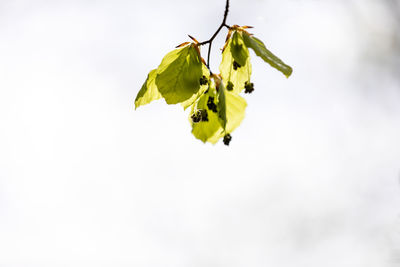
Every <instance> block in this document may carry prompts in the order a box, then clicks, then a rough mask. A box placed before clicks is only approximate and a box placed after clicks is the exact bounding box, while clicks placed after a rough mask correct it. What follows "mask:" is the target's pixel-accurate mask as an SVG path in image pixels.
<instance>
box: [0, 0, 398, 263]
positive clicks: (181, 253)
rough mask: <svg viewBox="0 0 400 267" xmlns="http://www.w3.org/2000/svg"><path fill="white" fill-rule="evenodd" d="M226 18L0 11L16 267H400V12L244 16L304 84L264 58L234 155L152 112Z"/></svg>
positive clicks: (218, 9)
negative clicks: (176, 60) (156, 87)
mask: <svg viewBox="0 0 400 267" xmlns="http://www.w3.org/2000/svg"><path fill="white" fill-rule="evenodd" d="M224 5H225V1H224V0H219V1H212V0H204V1H192V0H185V1H183V0H171V1H160V0H148V1H127V0H118V1H117V0H116V1H89V0H87V1H77V0H73V1H67V0H65V1H61V0H60V1H45V0H38V1H28V0H1V1H0V266H2V267H3V266H4V267H14V266H18V267H19V266H171V267H179V266H182V267H184V266H185V267H187V266H193V267H194V266H198V267H200V266H218V267H219V266H221V267H222V266H235V267H236V266H252V267H256V266H260V267H261V266H274V267H289V266H290V267H292V266H297V267H320V266H324V267H338V266H340V267H377V266H379V267H394V266H399V265H400V227H399V223H400V218H399V214H400V213H399V212H400V205H399V204H400V191H399V189H400V186H399V174H400V138H399V136H400V124H399V121H400V89H399V83H398V81H397V80H396V79H395V76H394V75H393V72H392V70H393V68H392V67H393V64H395V63H396V62H399V61H398V55H399V53H398V47H397V46H396V45H394V44H396V43H394V40H395V38H396V36H394V35H393V32H396V31H395V29H396V28H395V23H396V21H395V20H394V19H393V17H391V16H390V15H391V14H390V12H389V11H390V10H389V9H386V8H385V7H384V6H382V5H381V1H378V0H376V1H373V0H370V1H364V2H363V1H352V4H349V2H348V1H314V0H301V1H292V0H283V1H267V0H264V1H263V0H250V1H239V0H231V9H230V13H229V17H228V20H227V23H228V24H231V25H232V24H240V25H252V26H255V29H253V31H252V32H253V33H254V34H255V35H256V36H257V37H259V38H260V39H262V40H263V41H264V42H265V44H266V45H267V47H268V48H269V49H270V50H271V51H273V52H274V53H275V54H276V55H278V56H279V57H280V58H282V59H283V60H284V61H285V62H286V63H287V64H289V65H291V66H292V67H293V69H294V72H293V75H292V76H291V77H290V78H289V79H286V78H285V77H284V76H283V75H282V74H281V73H279V72H278V71H276V70H275V69H272V68H271V67H269V66H268V65H266V64H265V63H264V62H263V61H262V60H260V59H259V58H256V57H255V55H254V54H251V55H252V65H253V76H252V80H253V82H254V84H255V91H254V92H253V93H252V94H251V95H246V96H245V97H246V100H247V102H248V108H247V110H246V118H245V119H244V121H243V123H242V125H241V126H240V127H239V128H238V129H237V130H236V131H235V132H234V133H233V134H232V136H233V139H232V142H231V145H230V146H229V147H226V146H224V145H223V144H222V142H220V143H218V144H216V145H214V146H213V145H210V144H203V143H202V142H200V141H199V140H197V139H195V138H194V137H193V136H192V135H191V133H190V131H191V129H190V124H189V121H188V113H187V112H184V111H183V110H182V108H181V107H180V106H168V105H166V104H165V103H164V102H163V101H157V102H154V103H151V104H150V105H148V106H144V107H140V108H139V109H138V110H136V111H134V98H135V96H136V94H137V92H138V91H139V89H140V87H141V85H142V83H143V82H144V80H145V79H146V75H147V73H148V72H149V71H150V70H151V69H153V68H156V67H157V66H158V64H159V63H160V62H161V59H162V57H163V56H164V55H165V54H166V53H167V52H169V51H170V50H172V49H174V47H175V46H176V45H177V44H179V43H182V42H184V41H188V38H187V34H191V35H193V36H194V37H196V38H197V39H198V40H199V41H204V40H207V39H208V38H209V37H210V36H211V35H212V34H213V33H214V31H215V30H216V28H217V27H218V26H219V24H220V22H221V20H222V14H223V9H224ZM399 32H400V31H399ZM225 34H226V31H223V32H222V34H221V36H220V37H219V38H217V39H216V41H215V42H216V44H215V45H214V46H213V48H214V49H213V53H212V60H211V67H212V69H213V70H217V69H218V62H219V60H220V59H221V56H220V52H219V48H221V47H222V46H223V40H224V38H225V36H224V35H225ZM393 36H394V37H393ZM397 38H398V36H397ZM397 40H399V39H397ZM397 44H398V43H397ZM396 49H397V50H396ZM203 52H204V53H205V52H206V51H203ZM396 56H397V57H396ZM396 60H397V61H396Z"/></svg>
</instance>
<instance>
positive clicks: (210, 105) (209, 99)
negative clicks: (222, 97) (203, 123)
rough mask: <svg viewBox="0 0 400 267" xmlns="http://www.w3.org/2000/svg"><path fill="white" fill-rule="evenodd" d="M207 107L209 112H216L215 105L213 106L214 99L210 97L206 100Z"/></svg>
mask: <svg viewBox="0 0 400 267" xmlns="http://www.w3.org/2000/svg"><path fill="white" fill-rule="evenodd" d="M207 107H208V109H209V110H211V111H212V112H215V113H216V112H217V105H215V103H214V97H212V96H210V97H209V98H208V100H207Z"/></svg>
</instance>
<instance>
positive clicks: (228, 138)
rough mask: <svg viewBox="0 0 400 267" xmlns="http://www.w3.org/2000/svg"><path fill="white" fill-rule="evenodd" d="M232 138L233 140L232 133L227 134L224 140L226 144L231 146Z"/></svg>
mask: <svg viewBox="0 0 400 267" xmlns="http://www.w3.org/2000/svg"><path fill="white" fill-rule="evenodd" d="M231 140H232V136H231V135H230V134H226V135H225V136H224V140H223V142H224V145H226V146H229V143H230V142H231Z"/></svg>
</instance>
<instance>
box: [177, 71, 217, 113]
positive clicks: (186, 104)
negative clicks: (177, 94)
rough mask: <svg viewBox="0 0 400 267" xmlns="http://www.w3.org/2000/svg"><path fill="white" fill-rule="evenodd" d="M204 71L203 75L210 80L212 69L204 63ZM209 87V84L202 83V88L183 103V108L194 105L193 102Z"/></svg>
mask: <svg viewBox="0 0 400 267" xmlns="http://www.w3.org/2000/svg"><path fill="white" fill-rule="evenodd" d="M202 72H203V76H205V77H206V79H207V80H210V71H209V70H208V68H207V66H206V65H204V64H202ZM208 87H209V84H204V85H200V90H199V91H198V92H197V93H196V94H194V95H193V96H192V97H191V98H189V99H188V100H186V101H184V102H182V103H181V105H182V107H183V109H185V110H186V109H187V108H188V107H190V106H191V105H193V103H194V102H196V100H197V99H198V98H199V97H200V96H201V95H202V94H203V93H204V92H205V91H206V90H207V88H208Z"/></svg>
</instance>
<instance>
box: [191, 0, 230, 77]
mask: <svg viewBox="0 0 400 267" xmlns="http://www.w3.org/2000/svg"><path fill="white" fill-rule="evenodd" d="M228 12H229V0H226V5H225V12H224V19H223V20H222V23H221V25H219V27H218V29H217V31H216V32H215V33H214V34H213V36H211V38H210V39H209V40H207V41H204V42H201V43H199V45H205V44H208V55H207V68H208V69H209V70H210V72H211V69H210V54H211V46H212V42H213V41H214V39H215V37H217V35H218V33H219V32H220V31H221V30H222V28H223V27H226V28H228V29H230V26H229V25H227V24H226V18H227V17H228ZM211 74H212V72H211Z"/></svg>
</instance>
